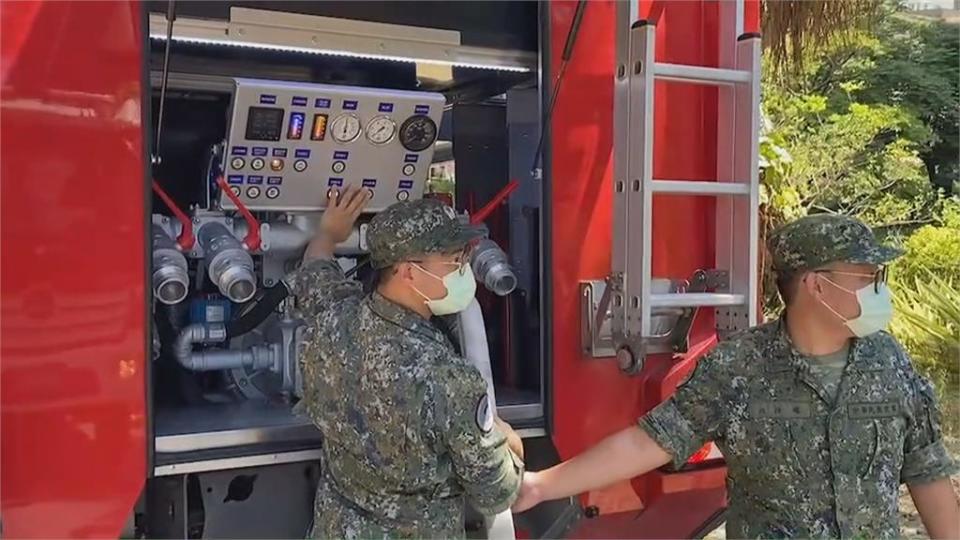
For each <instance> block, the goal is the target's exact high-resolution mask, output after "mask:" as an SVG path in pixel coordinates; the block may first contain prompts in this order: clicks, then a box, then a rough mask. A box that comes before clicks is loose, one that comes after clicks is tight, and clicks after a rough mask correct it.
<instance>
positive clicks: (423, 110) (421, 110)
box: [413, 105, 430, 114]
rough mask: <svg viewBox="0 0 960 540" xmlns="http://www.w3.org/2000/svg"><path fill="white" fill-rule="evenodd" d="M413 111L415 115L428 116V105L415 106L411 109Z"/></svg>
mask: <svg viewBox="0 0 960 540" xmlns="http://www.w3.org/2000/svg"><path fill="white" fill-rule="evenodd" d="M413 111H414V112H415V113H417V114H430V106H429V105H417V106H416V107H414V108H413Z"/></svg>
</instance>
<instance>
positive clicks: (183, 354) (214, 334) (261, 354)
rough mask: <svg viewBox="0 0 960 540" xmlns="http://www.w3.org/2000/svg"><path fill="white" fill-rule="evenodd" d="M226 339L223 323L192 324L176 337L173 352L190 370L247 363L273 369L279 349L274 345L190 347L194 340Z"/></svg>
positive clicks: (203, 369) (205, 369)
mask: <svg viewBox="0 0 960 540" xmlns="http://www.w3.org/2000/svg"><path fill="white" fill-rule="evenodd" d="M225 339H226V330H225V329H224V326H223V325H222V324H213V325H209V326H207V325H202V324H191V325H190V326H187V327H186V328H184V329H183V331H182V332H180V335H179V336H178V337H177V342H176V346H175V349H174V354H175V356H176V357H177V361H178V362H179V363H180V365H181V366H183V367H185V368H187V369H189V370H190V371H218V370H224V369H236V368H241V367H250V368H253V369H264V368H267V369H275V368H276V366H275V363H276V358H278V354H277V353H278V351H276V350H275V348H276V346H275V345H256V346H254V347H251V348H249V349H243V350H224V349H219V350H205V351H196V352H194V351H193V346H194V344H197V343H206V344H209V343H222V342H223V341H224V340H225Z"/></svg>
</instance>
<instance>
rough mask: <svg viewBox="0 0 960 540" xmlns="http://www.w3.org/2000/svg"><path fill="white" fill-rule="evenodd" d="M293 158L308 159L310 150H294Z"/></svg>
mask: <svg viewBox="0 0 960 540" xmlns="http://www.w3.org/2000/svg"><path fill="white" fill-rule="evenodd" d="M293 156H294V157H299V158H308V157H310V149H309V148H297V149H296V150H294V151H293Z"/></svg>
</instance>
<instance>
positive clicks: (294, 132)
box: [287, 112, 307, 140]
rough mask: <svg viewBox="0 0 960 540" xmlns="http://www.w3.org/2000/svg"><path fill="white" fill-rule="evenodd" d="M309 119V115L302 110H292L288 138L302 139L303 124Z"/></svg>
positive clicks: (288, 125)
mask: <svg viewBox="0 0 960 540" xmlns="http://www.w3.org/2000/svg"><path fill="white" fill-rule="evenodd" d="M306 121H307V115H306V114H304V113H302V112H291V113H290V122H289V123H288V124H287V138H288V139H294V140H296V139H300V138H301V137H303V124H304V123H306Z"/></svg>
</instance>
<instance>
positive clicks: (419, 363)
mask: <svg viewBox="0 0 960 540" xmlns="http://www.w3.org/2000/svg"><path fill="white" fill-rule="evenodd" d="M366 199H367V196H366V193H365V192H364V191H359V190H355V189H353V188H349V189H347V190H345V192H344V194H343V195H342V196H341V197H340V199H339V201H337V200H333V199H331V201H330V205H329V207H328V209H327V211H326V212H325V213H324V216H323V218H322V220H321V224H320V226H319V230H318V233H317V236H316V237H315V238H314V239H313V240H312V241H311V243H310V245H309V246H308V248H307V253H306V255H305V256H304V263H303V265H302V267H301V268H300V269H299V270H297V271H296V272H294V273H293V274H291V275H290V276H288V278H287V279H286V283H287V285H288V288H289V289H290V291H291V292H292V294H293V295H295V297H296V301H297V309H298V310H299V311H300V315H301V316H302V317H303V318H304V320H306V321H307V322H308V329H307V336H306V338H305V340H304V341H305V343H306V345H305V347H304V350H303V351H302V355H301V359H302V366H301V367H302V372H303V381H304V383H303V384H304V393H303V399H302V401H301V402H300V403H299V404H298V410H299V411H300V412H303V413H305V414H306V415H307V416H309V417H310V418H311V420H312V421H313V422H314V423H315V424H316V425H317V426H318V427H319V428H320V431H321V432H322V433H323V437H324V446H323V449H324V460H323V476H322V479H321V481H320V485H319V487H318V491H317V500H316V505H315V507H316V512H315V514H316V515H315V518H314V525H313V529H312V531H311V536H312V537H319V538H338V539H339V538H346V539H372V538H461V537H463V536H464V534H465V533H464V503H465V501H466V502H469V503H470V504H472V506H473V507H474V508H476V509H477V510H479V511H480V512H482V513H484V514H488V515H493V514H496V513H498V512H502V511H503V510H505V509H507V508H509V507H510V505H511V503H513V501H514V500H515V498H516V495H517V493H518V490H519V487H520V477H521V474H522V471H523V464H522V462H521V460H520V457H518V455H517V454H522V450H521V449H518V448H516V447H515V446H514V451H511V449H510V447H508V441H507V438H506V437H505V435H504V432H503V431H504V430H503V429H502V428H504V427H505V424H502V423H501V422H499V421H498V419H496V418H494V416H493V414H492V412H491V408H490V406H489V405H490V404H489V403H488V402H487V387H486V384H485V382H484V380H483V378H482V376H481V375H480V373H479V371H477V369H476V368H475V367H473V366H471V365H469V364H467V362H466V361H465V360H464V359H463V358H461V357H460V356H458V355H457V354H456V352H455V350H454V348H453V346H452V344H451V342H450V340H449V339H448V337H447V335H445V334H444V333H443V332H441V331H440V329H439V328H438V327H437V326H435V325H434V324H432V323H431V320H430V318H431V316H432V315H433V313H432V312H431V311H432V310H436V311H443V310H440V309H437V308H436V305H437V304H440V305H441V306H445V307H446V308H447V309H446V311H451V310H453V309H455V308H456V307H457V306H456V305H454V304H457V303H458V302H459V303H463V298H466V299H467V301H469V299H470V298H472V297H473V289H472V288H471V287H473V288H475V284H473V283H472V280H473V274H472V272H471V271H470V269H469V264H468V263H465V262H463V261H462V260H461V259H462V258H463V257H465V247H466V246H467V245H468V242H469V241H471V240H473V239H474V238H476V237H477V235H478V232H477V231H476V230H475V229H472V228H470V227H467V226H464V225H461V224H460V223H459V221H458V220H457V219H456V216H455V214H454V213H453V211H452V209H450V208H448V207H446V206H444V205H442V204H441V203H439V202H437V201H427V200H422V201H416V202H404V203H399V204H396V205H393V206H392V207H390V208H388V209H386V210H385V211H383V212H382V213H380V214H379V215H377V216H375V217H374V219H373V220H372V221H371V222H370V226H369V228H368V233H367V242H368V244H369V246H370V253H371V257H372V260H373V264H374V266H375V267H376V268H379V269H382V271H381V275H382V276H383V277H382V278H381V279H380V283H379V286H378V287H377V290H376V291H375V292H373V293H372V294H370V295H364V294H363V293H362V290H361V286H360V284H359V283H358V282H356V281H353V280H350V279H347V278H346V277H345V276H344V273H343V272H342V271H341V269H340V266H339V265H338V264H337V263H336V262H335V261H334V260H333V259H332V254H333V250H334V247H335V246H336V244H337V243H338V242H342V241H344V240H346V238H347V237H348V236H349V235H350V232H351V230H352V228H353V224H354V222H355V220H356V218H357V216H359V214H360V212H361V211H362V209H363V206H364V205H365V204H366ZM450 276H453V277H450ZM454 278H455V279H454ZM468 279H469V281H468ZM445 289H450V290H446V291H445ZM453 289H456V290H453ZM454 297H456V298H454ZM451 298H454V299H455V300H456V299H459V300H457V301H455V302H451V301H450V299H451ZM464 305H465V304H464ZM430 306H433V307H432V308H431V307H430ZM461 309H462V308H461ZM515 440H516V442H517V443H519V438H516V439H515ZM515 452H516V453H515Z"/></svg>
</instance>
